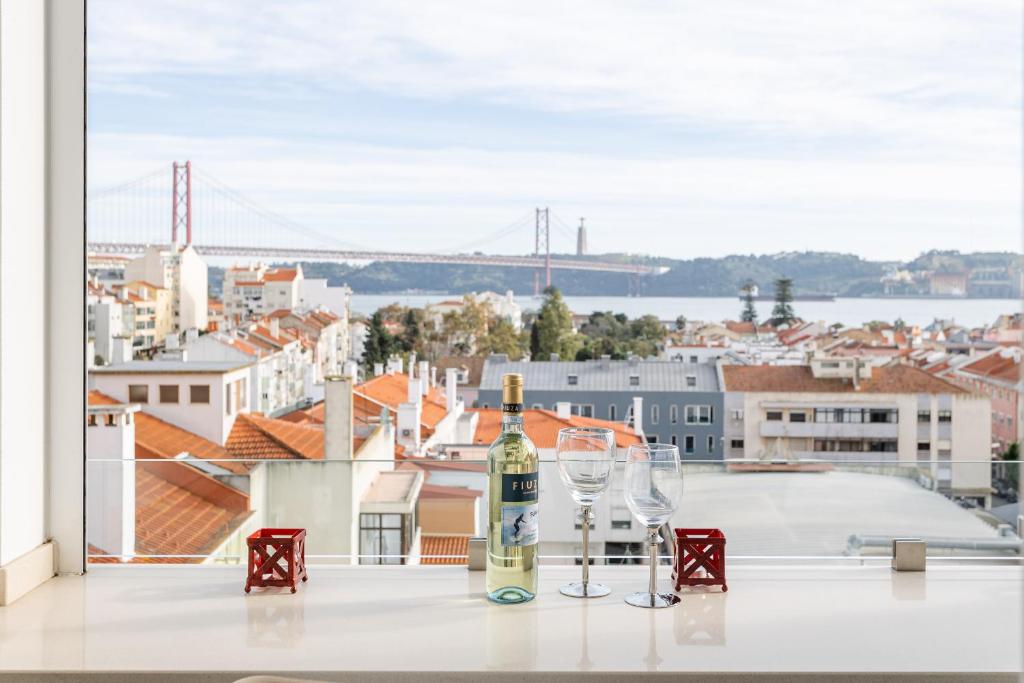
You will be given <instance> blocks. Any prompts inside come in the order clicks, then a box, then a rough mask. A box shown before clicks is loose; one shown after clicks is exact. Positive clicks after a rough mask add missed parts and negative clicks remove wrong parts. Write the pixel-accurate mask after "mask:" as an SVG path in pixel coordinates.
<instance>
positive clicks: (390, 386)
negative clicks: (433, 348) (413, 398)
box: [356, 373, 448, 429]
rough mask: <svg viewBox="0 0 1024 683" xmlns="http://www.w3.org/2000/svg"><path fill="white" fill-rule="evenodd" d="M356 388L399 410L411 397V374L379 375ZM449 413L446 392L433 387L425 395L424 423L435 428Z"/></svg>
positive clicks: (422, 413) (422, 418)
mask: <svg viewBox="0 0 1024 683" xmlns="http://www.w3.org/2000/svg"><path fill="white" fill-rule="evenodd" d="M356 390H357V391H358V392H359V393H361V394H364V395H365V396H367V397H369V398H371V399H373V400H374V401H377V402H378V403H381V404H383V405H386V406H388V407H389V408H391V410H398V406H399V404H402V403H405V402H406V401H407V400H408V397H409V376H408V375H407V374H404V373H401V374H399V373H395V374H393V375H378V376H377V377H374V378H373V379H370V380H367V381H365V382H363V383H362V384H360V385H358V386H356ZM447 414H448V408H447V406H446V404H445V398H444V394H443V393H441V391H440V390H439V389H438V388H437V387H431V388H430V390H429V391H428V392H427V395H426V396H424V397H423V406H422V412H421V420H422V422H423V424H424V425H426V426H427V427H429V428H430V429H433V428H434V427H436V426H437V423H438V422H440V421H441V420H442V419H443V418H444V416H445V415H447Z"/></svg>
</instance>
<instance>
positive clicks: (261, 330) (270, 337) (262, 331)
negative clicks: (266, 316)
mask: <svg viewBox="0 0 1024 683" xmlns="http://www.w3.org/2000/svg"><path fill="white" fill-rule="evenodd" d="M249 334H250V335H258V336H259V337H260V338H262V339H264V340H266V341H269V342H272V343H274V344H277V345H278V346H284V345H286V344H291V343H292V342H293V341H295V340H296V339H298V337H296V336H295V335H293V334H291V333H290V332H286V331H285V330H278V334H276V335H275V334H274V333H273V332H271V331H270V328H268V327H264V326H263V325H257V326H256V327H255V328H253V329H252V330H250V332H249Z"/></svg>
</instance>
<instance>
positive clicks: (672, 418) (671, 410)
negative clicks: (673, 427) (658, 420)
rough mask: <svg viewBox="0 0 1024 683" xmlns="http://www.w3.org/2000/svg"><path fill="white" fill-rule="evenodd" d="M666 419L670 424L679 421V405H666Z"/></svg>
mask: <svg viewBox="0 0 1024 683" xmlns="http://www.w3.org/2000/svg"><path fill="white" fill-rule="evenodd" d="M668 421H669V422H671V423H672V424H678V422H679V406H677V405H671V406H669V407H668Z"/></svg>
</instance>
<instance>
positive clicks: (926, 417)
mask: <svg viewBox="0 0 1024 683" xmlns="http://www.w3.org/2000/svg"><path fill="white" fill-rule="evenodd" d="M917 421H918V422H931V421H932V411H930V410H919V411H917Z"/></svg>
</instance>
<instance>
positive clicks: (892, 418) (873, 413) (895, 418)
mask: <svg viewBox="0 0 1024 683" xmlns="http://www.w3.org/2000/svg"><path fill="white" fill-rule="evenodd" d="M867 421H868V422H871V423H872V424H896V423H897V422H899V412H898V411H896V410H892V409H890V408H871V409H869V410H868V420H867Z"/></svg>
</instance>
